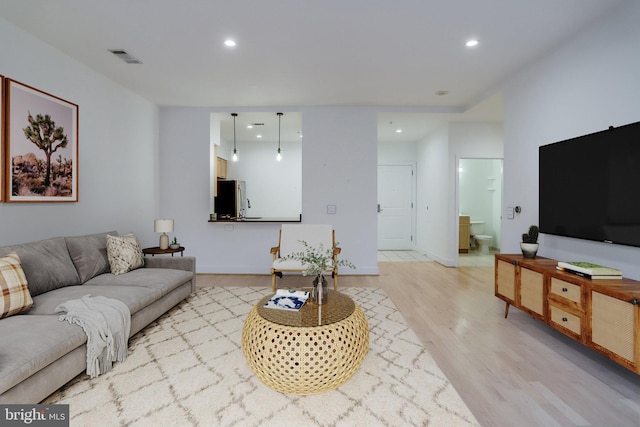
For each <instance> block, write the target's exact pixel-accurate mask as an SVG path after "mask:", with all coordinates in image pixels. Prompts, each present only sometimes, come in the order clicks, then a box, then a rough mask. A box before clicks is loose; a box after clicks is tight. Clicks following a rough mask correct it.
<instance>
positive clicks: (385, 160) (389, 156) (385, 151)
mask: <svg viewBox="0 0 640 427" xmlns="http://www.w3.org/2000/svg"><path fill="white" fill-rule="evenodd" d="M416 156H417V141H414V142H381V143H379V144H378V164H380V165H393V164H399V163H402V164H404V163H411V162H415V161H416Z"/></svg>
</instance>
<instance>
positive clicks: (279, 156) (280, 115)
mask: <svg viewBox="0 0 640 427" xmlns="http://www.w3.org/2000/svg"><path fill="white" fill-rule="evenodd" d="M276 114H277V115H278V154H276V160H277V161H280V160H282V153H281V152H280V120H281V119H282V113H276Z"/></svg>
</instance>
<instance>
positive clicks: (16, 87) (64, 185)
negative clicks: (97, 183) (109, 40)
mask: <svg viewBox="0 0 640 427" xmlns="http://www.w3.org/2000/svg"><path fill="white" fill-rule="evenodd" d="M5 101H6V102H5V109H6V112H5V113H6V114H5V153H4V154H5V162H4V164H5V168H6V172H5V183H4V188H5V200H4V201H5V202H77V201H78V106H77V105H76V104H74V103H72V102H69V101H65V100H64V99H61V98H58V97H57V96H53V95H50V94H48V93H46V92H43V91H41V90H39V89H35V88H33V87H31V86H27V85H25V84H23V83H20V82H17V81H15V80H12V79H5Z"/></svg>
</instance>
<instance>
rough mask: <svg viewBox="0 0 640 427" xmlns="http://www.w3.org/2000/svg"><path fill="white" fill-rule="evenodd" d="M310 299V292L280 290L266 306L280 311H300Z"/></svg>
mask: <svg viewBox="0 0 640 427" xmlns="http://www.w3.org/2000/svg"><path fill="white" fill-rule="evenodd" d="M308 299H309V292H306V291H294V290H288V289H278V290H277V291H276V294H275V295H274V296H272V297H271V299H270V300H269V301H267V303H266V304H265V305H264V306H265V307H266V308H277V309H279V310H290V311H298V310H300V309H301V308H302V306H303V305H304V303H305V302H307V300H308Z"/></svg>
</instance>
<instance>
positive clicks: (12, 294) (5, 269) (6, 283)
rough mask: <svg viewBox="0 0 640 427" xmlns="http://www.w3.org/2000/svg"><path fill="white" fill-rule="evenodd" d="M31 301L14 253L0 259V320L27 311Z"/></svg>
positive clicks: (25, 281)
mask: <svg viewBox="0 0 640 427" xmlns="http://www.w3.org/2000/svg"><path fill="white" fill-rule="evenodd" d="M31 306H33V299H31V294H30V293H29V288H28V287H27V277H26V276H25V275H24V271H23V270H22V266H21V265H20V258H19V257H18V254H17V253H16V251H13V252H9V254H7V255H5V256H3V257H2V258H0V319H2V318H3V317H9V316H12V315H14V314H18V313H21V312H23V311H26V310H29V309H30V308H31Z"/></svg>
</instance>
